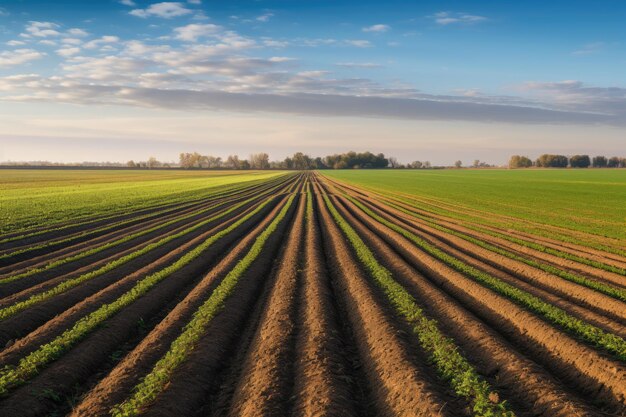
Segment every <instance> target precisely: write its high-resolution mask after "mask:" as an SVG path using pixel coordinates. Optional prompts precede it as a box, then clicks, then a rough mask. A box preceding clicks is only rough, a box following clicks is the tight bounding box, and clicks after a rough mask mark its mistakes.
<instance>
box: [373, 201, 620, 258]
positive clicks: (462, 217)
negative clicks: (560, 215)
mask: <svg viewBox="0 0 626 417" xmlns="http://www.w3.org/2000/svg"><path fill="white" fill-rule="evenodd" d="M376 192H377V193H378V194H379V195H381V196H385V197H387V198H390V199H395V200H398V201H401V202H403V203H406V204H409V205H410V206H413V207H417V206H416V204H417V202H420V203H422V204H427V205H429V208H424V207H422V206H420V209H421V210H424V211H427V212H429V213H434V214H439V215H442V216H446V217H450V218H453V219H456V220H461V221H472V222H476V223H478V224H483V225H488V226H493V227H503V225H504V226H505V227H509V228H511V229H515V230H519V231H522V232H530V231H532V233H533V234H535V235H538V236H542V237H548V238H553V239H554V238H556V239H558V240H560V241H562V242H568V243H574V244H576V245H581V246H586V247H589V248H593V249H597V250H602V251H606V252H609V253H612V254H615V255H620V256H626V252H625V251H623V250H619V249H616V248H613V247H611V246H606V245H602V244H600V243H596V242H592V241H581V240H580V239H576V238H574V237H571V236H569V235H564V234H560V233H559V234H556V235H555V233H554V232H546V231H545V230H541V229H539V228H537V227H532V226H528V225H520V224H515V223H513V222H512V221H489V220H486V219H481V218H479V217H476V216H474V215H470V214H465V215H461V214H458V213H455V212H453V211H450V210H446V209H441V208H439V207H436V206H434V205H432V203H430V202H423V201H419V200H418V201H416V200H414V199H410V198H406V197H399V196H397V195H392V194H389V193H388V192H382V191H376Z"/></svg>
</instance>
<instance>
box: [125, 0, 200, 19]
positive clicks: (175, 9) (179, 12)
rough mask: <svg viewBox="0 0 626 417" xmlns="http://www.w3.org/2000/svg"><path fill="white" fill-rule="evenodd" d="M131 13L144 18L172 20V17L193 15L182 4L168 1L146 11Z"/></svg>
mask: <svg viewBox="0 0 626 417" xmlns="http://www.w3.org/2000/svg"><path fill="white" fill-rule="evenodd" d="M129 13H130V14H131V15H133V16H137V17H142V18H146V17H150V16H156V17H161V18H164V19H171V18H172V17H179V16H184V15H187V14H189V13H191V10H189V9H188V8H186V7H185V5H184V4H182V3H179V2H169V1H166V2H163V3H155V4H152V5H150V6H149V7H148V8H146V9H134V10H131V11H130V12H129Z"/></svg>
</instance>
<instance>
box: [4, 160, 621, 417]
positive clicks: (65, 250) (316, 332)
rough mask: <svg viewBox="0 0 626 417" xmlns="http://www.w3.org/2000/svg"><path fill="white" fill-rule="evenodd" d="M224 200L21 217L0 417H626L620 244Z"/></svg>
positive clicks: (328, 201)
mask: <svg viewBox="0 0 626 417" xmlns="http://www.w3.org/2000/svg"><path fill="white" fill-rule="evenodd" d="M228 178H229V179H228V181H227V182H224V183H223V184H220V185H219V186H215V187H213V188H210V189H207V190H204V189H203V188H202V187H200V186H199V184H200V181H201V180H200V179H199V178H194V179H193V181H194V190H196V189H199V190H203V191H202V192H201V193H195V194H193V196H194V197H191V195H192V194H189V195H188V194H184V193H173V194H171V196H170V197H169V198H168V199H167V200H166V201H163V202H162V203H159V201H158V199H151V200H150V203H151V204H150V206H149V207H147V206H145V205H143V204H141V203H140V202H139V201H143V200H137V201H138V203H137V204H136V205H134V206H133V205H124V204H122V203H121V202H119V203H118V204H117V206H116V207H113V208H111V210H109V211H104V210H101V211H98V212H97V213H95V214H94V215H93V216H92V217H90V216H88V215H87V214H86V213H88V210H87V208H86V207H83V206H81V210H80V215H76V217H75V218H72V211H71V207H70V208H64V210H62V211H59V212H57V214H56V215H55V216H56V217H54V218H53V219H50V220H47V222H48V223H47V222H46V221H39V222H37V220H36V219H28V218H27V216H23V215H16V216H11V215H9V216H7V218H8V219H9V222H10V219H11V218H15V219H18V220H19V222H17V221H16V223H15V224H16V225H19V230H17V229H18V228H17V226H16V227H11V226H12V225H11V224H10V223H7V224H4V225H3V228H2V230H7V232H6V233H5V234H3V235H0V346H3V347H4V348H3V349H2V351H0V365H1V367H2V369H1V370H0V416H20V417H29V416H52V415H56V416H60V415H71V416H76V417H78V416H85V417H86V416H107V415H113V416H132V415H146V416H172V417H173V416H355V417H356V416H366V417H367V416H514V415H516V416H546V417H547V416H561V417H571V416H611V415H612V416H621V415H626V257H624V256H623V255H622V251H623V250H624V249H625V248H619V247H618V245H616V243H615V242H616V240H615V238H613V237H609V236H606V237H603V236H601V235H598V234H592V233H590V232H586V231H584V230H578V229H567V228H566V227H565V226H563V225H559V226H556V225H555V226H553V227H554V234H553V235H550V230H551V229H550V228H549V227H546V226H545V225H544V224H543V223H539V222H533V220H532V219H531V218H523V219H520V220H519V221H520V224H522V225H523V224H527V225H528V227H518V228H510V227H507V226H506V224H508V223H510V222H511V221H512V220H511V217H510V216H509V217H507V216H506V215H505V214H497V213H493V212H490V213H483V214H481V213H480V212H479V210H477V209H473V210H474V211H473V212H472V213H471V216H465V215H456V214H455V213H457V214H458V213H462V212H463V210H462V209H460V208H459V207H458V206H455V205H454V204H453V203H442V204H441V205H440V206H438V205H437V201H436V200H433V199H429V198H428V196H425V197H424V198H417V197H412V196H410V195H408V194H404V193H394V192H378V191H374V190H372V189H369V188H365V187H360V186H357V185H354V184H352V183H349V182H346V181H344V180H339V179H335V178H333V177H331V176H328V175H324V174H322V173H317V172H304V173H293V172H292V173H278V174H276V175H267V176H260V177H258V178H255V179H253V180H250V179H248V180H246V181H240V182H237V181H236V180H234V179H232V178H230V177H228ZM222 181H223V180H222ZM198 187H199V188H198ZM172 189H174V188H172ZM76 201H78V200H76ZM58 213H61V214H58ZM62 215H63V216H66V217H65V218H63V216H62ZM481 216H482V217H481ZM481 219H482V220H481ZM483 220H484V221H483ZM18 223H19V224H18ZM557 229H558V230H557ZM534 230H541V231H542V233H534V232H533V231H534ZM563 236H565V238H561V237H563ZM570 237H571V239H570ZM587 241H588V242H589V244H588V245H587V244H585V242H587Z"/></svg>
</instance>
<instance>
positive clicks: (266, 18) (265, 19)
mask: <svg viewBox="0 0 626 417" xmlns="http://www.w3.org/2000/svg"><path fill="white" fill-rule="evenodd" d="M272 17H274V13H264V14H262V15H261V16H258V17H257V18H256V20H257V21H259V22H263V23H265V22H269V20H270V19H271V18H272Z"/></svg>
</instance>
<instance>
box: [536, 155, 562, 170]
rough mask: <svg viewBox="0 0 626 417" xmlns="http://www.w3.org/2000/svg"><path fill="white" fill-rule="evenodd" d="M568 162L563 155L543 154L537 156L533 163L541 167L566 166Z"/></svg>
mask: <svg viewBox="0 0 626 417" xmlns="http://www.w3.org/2000/svg"><path fill="white" fill-rule="evenodd" d="M568 162H569V160H568V159H567V156H565V155H551V154H543V155H541V156H540V157H539V158H537V161H536V163H535V165H537V166H538V167H542V168H567V165H568Z"/></svg>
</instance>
